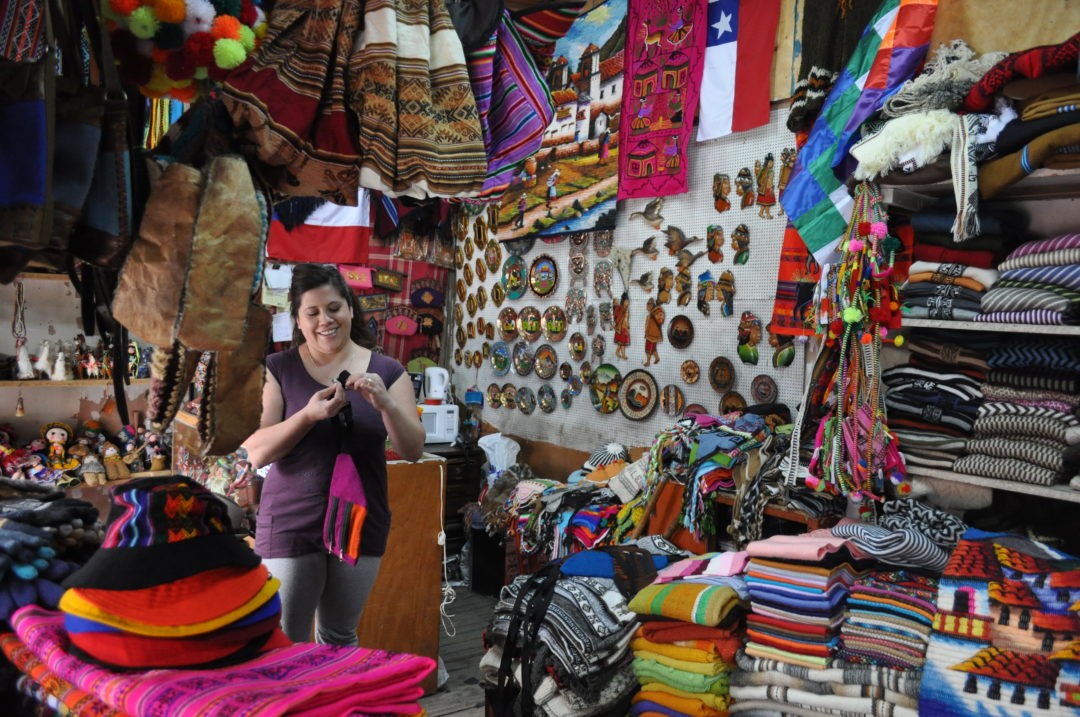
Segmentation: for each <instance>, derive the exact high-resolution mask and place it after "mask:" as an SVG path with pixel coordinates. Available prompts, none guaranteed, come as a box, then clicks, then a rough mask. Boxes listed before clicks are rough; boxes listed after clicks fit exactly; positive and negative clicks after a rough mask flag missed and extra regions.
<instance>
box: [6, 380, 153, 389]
mask: <svg viewBox="0 0 1080 717" xmlns="http://www.w3.org/2000/svg"><path fill="white" fill-rule="evenodd" d="M152 381H153V379H149V378H133V379H131V380H130V381H128V384H130V385H132V386H142V385H146V386H149V385H150V383H151V382H152ZM112 385H113V382H112V379H111V378H88V379H72V380H70V381H50V380H49V379H42V378H32V379H25V380H23V381H0V388H8V387H13V388H25V387H29V386H33V387H34V388H40V387H45V386H52V387H56V388H60V387H62V386H112Z"/></svg>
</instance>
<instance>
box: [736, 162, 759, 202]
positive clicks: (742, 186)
mask: <svg viewBox="0 0 1080 717" xmlns="http://www.w3.org/2000/svg"><path fill="white" fill-rule="evenodd" d="M735 194H737V195H738V196H740V197H742V200H741V201H740V202H739V208H740V209H749V208H750V207H752V206H754V199H755V198H756V197H755V195H754V176H753V175H752V174H750V168H749V167H743V168H742V169H740V170H739V173H738V174H736V175H735Z"/></svg>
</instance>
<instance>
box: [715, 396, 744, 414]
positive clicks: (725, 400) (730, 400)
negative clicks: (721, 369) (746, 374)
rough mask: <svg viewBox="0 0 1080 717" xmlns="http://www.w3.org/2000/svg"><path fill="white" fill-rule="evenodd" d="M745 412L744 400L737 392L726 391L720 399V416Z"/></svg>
mask: <svg viewBox="0 0 1080 717" xmlns="http://www.w3.org/2000/svg"><path fill="white" fill-rule="evenodd" d="M745 410H746V399H745V398H743V395H742V394H741V393H739V392H738V391H728V392H727V393H725V394H724V395H723V396H721V397H720V415H721V416H723V415H724V414H725V413H734V412H736V411H745Z"/></svg>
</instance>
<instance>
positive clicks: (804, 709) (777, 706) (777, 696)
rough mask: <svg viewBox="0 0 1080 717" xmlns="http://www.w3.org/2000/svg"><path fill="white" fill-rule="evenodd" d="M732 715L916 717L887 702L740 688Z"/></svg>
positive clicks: (781, 689) (771, 688) (909, 709)
mask: <svg viewBox="0 0 1080 717" xmlns="http://www.w3.org/2000/svg"><path fill="white" fill-rule="evenodd" d="M732 702H733V704H732V710H731V712H730V714H732V715H738V714H753V713H754V712H755V711H757V710H761V711H764V712H766V713H777V712H779V713H783V714H792V715H853V714H863V715H877V714H890V715H893V716H894V717H916V716H917V715H918V711H917V710H916V709H914V708H912V707H901V706H897V705H894V704H893V703H891V702H887V701H885V700H878V699H873V698H863V697H841V696H838V695H827V696H826V695H816V694H814V693H812V692H805V691H803V690H796V689H792V688H790V687H778V686H746V687H738V688H736V689H735V690H734V691H733V694H732Z"/></svg>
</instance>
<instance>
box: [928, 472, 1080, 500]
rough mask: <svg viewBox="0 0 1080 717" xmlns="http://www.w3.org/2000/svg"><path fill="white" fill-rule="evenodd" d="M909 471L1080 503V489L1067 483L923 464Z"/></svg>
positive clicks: (942, 478)
mask: <svg viewBox="0 0 1080 717" xmlns="http://www.w3.org/2000/svg"><path fill="white" fill-rule="evenodd" d="M907 472H908V474H909V475H912V476H921V477H923V478H938V479H940V480H950V481H954V482H956V483H968V484H970V485H980V486H983V487H985V488H993V489H995V490H1007V491H1009V492H1012V493H1023V494H1024V495H1037V496H1039V497H1041V498H1053V499H1054V500H1065V501H1069V502H1071V503H1080V490H1074V489H1072V488H1070V487H1069V486H1067V485H1035V484H1033V483H1021V482H1019V481H1011V480H1001V479H1000V478H984V477H983V476H973V475H967V474H965V473H953V472H952V471H943V470H940V469H938V468H925V467H922V466H908V469H907Z"/></svg>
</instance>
